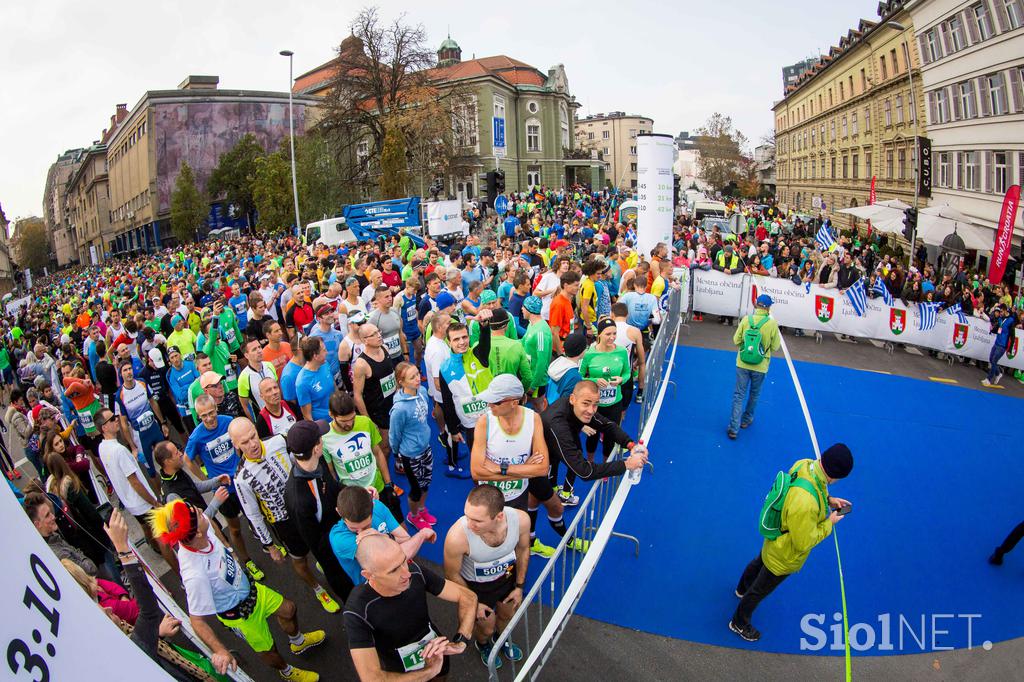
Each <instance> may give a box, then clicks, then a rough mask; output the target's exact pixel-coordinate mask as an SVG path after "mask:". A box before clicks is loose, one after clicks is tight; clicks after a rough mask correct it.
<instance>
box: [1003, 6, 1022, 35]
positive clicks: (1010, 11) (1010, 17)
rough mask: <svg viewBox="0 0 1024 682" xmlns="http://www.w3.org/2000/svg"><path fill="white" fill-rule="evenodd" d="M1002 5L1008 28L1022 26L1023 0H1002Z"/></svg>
mask: <svg viewBox="0 0 1024 682" xmlns="http://www.w3.org/2000/svg"><path fill="white" fill-rule="evenodd" d="M1003 5H1004V7H1003V9H1005V10H1006V20H1007V22H1008V23H1009V24H1010V30H1011V31H1012V30H1013V29H1015V28H1020V27H1021V26H1024V0H1003Z"/></svg>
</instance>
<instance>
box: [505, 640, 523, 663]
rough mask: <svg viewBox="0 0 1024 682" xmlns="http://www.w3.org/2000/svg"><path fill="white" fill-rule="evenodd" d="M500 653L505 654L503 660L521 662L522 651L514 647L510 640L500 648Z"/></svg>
mask: <svg viewBox="0 0 1024 682" xmlns="http://www.w3.org/2000/svg"><path fill="white" fill-rule="evenodd" d="M501 653H503V654H505V658H507V659H508V660H510V661H512V662H513V663H515V662H516V661H521V660H523V650H522V649H520V648H519V647H518V646H516V645H515V643H514V642H513V641H512V640H511V639H510V640H508V641H506V642H505V644H504V646H502V647H501Z"/></svg>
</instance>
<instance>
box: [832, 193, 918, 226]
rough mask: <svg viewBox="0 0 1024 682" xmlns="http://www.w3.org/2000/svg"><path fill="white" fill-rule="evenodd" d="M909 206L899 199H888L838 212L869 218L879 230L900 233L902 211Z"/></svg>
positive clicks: (864, 218) (872, 224) (863, 218)
mask: <svg viewBox="0 0 1024 682" xmlns="http://www.w3.org/2000/svg"><path fill="white" fill-rule="evenodd" d="M908 208H910V205H909V204H905V203H903V202H902V201H900V200H899V199H888V200H886V201H879V202H877V203H874V204H869V205H867V206H854V207H853V208H842V209H839V213H845V214H847V215H852V216H854V217H855V218H860V219H862V220H870V221H871V226H872V227H873V228H874V229H876V230H878V231H879V232H894V233H897V234H898V233H900V232H902V230H903V211H904V210H906V209H908Z"/></svg>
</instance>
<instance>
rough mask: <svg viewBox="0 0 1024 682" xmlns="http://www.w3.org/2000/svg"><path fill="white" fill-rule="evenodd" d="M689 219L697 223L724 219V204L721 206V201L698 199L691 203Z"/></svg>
mask: <svg viewBox="0 0 1024 682" xmlns="http://www.w3.org/2000/svg"><path fill="white" fill-rule="evenodd" d="M690 217H691V218H693V220H695V221H697V222H700V221H701V220H702V219H704V218H724V217H725V204H723V203H722V202H721V201H712V200H710V199H700V200H698V201H695V202H693V208H692V210H691V211H690Z"/></svg>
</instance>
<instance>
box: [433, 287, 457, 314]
mask: <svg viewBox="0 0 1024 682" xmlns="http://www.w3.org/2000/svg"><path fill="white" fill-rule="evenodd" d="M455 303H456V301H455V297H454V296H452V295H451V294H449V293H448V292H447V291H442V292H441V293H439V294H438V295H437V309H438V310H444V309H445V308H448V307H449V306H453V305H455Z"/></svg>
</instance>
